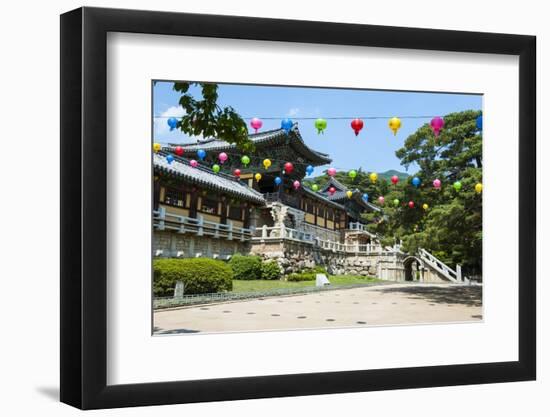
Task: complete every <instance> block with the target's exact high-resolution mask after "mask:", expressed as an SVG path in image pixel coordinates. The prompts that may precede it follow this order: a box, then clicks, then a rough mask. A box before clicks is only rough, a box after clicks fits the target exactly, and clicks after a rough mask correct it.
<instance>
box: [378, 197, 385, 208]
mask: <svg viewBox="0 0 550 417" xmlns="http://www.w3.org/2000/svg"><path fill="white" fill-rule="evenodd" d="M385 201H386V199H385V198H384V196H383V195H381V196H380V197H378V202H379V203H380V205H381V206H382V205H384V202H385Z"/></svg>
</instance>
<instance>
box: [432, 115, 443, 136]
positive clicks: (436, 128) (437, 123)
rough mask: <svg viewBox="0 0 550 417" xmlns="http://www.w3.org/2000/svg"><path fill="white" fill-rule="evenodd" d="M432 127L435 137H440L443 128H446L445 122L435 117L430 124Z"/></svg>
mask: <svg viewBox="0 0 550 417" xmlns="http://www.w3.org/2000/svg"><path fill="white" fill-rule="evenodd" d="M430 126H431V127H432V130H433V132H434V135H435V137H438V136H439V132H440V131H441V129H443V126H445V121H444V120H443V119H442V118H441V117H439V116H438V117H434V118H433V119H432V121H431V122H430Z"/></svg>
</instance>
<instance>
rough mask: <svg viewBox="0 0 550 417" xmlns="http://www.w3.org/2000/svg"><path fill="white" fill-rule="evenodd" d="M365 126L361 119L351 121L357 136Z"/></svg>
mask: <svg viewBox="0 0 550 417" xmlns="http://www.w3.org/2000/svg"><path fill="white" fill-rule="evenodd" d="M363 125H364V123H363V121H362V120H361V119H353V120H352V121H351V128H352V129H353V131H354V132H355V136H357V135H359V132H360V131H361V129H363Z"/></svg>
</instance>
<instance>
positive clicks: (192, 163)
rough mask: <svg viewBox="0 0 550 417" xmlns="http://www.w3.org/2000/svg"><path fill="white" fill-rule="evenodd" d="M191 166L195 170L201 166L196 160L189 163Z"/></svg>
mask: <svg viewBox="0 0 550 417" xmlns="http://www.w3.org/2000/svg"><path fill="white" fill-rule="evenodd" d="M189 165H191V166H192V167H193V168H196V167H198V166H199V163H198V162H197V161H195V160H194V159H191V160H190V161H189Z"/></svg>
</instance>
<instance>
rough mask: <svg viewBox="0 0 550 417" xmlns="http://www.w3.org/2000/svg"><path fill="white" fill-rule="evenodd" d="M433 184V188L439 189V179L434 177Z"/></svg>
mask: <svg viewBox="0 0 550 417" xmlns="http://www.w3.org/2000/svg"><path fill="white" fill-rule="evenodd" d="M433 185H434V188H435V189H437V190H439V189H440V188H441V181H440V180H438V179H437V178H436V179H435V180H434V182H433Z"/></svg>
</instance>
